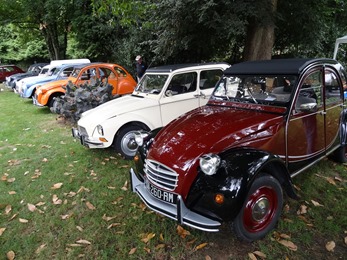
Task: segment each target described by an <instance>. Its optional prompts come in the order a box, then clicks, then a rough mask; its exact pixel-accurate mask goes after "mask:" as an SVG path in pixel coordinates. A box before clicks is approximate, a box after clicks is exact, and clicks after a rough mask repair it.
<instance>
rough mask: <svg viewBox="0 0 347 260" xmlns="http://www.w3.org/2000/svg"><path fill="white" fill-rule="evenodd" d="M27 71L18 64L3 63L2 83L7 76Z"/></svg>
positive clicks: (0, 75)
mask: <svg viewBox="0 0 347 260" xmlns="http://www.w3.org/2000/svg"><path fill="white" fill-rule="evenodd" d="M24 72H25V71H24V70H22V69H21V68H19V67H17V66H16V65H2V64H0V83H1V82H4V81H5V80H6V77H9V76H11V75H13V74H17V73H24Z"/></svg>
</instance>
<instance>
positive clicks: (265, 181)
mask: <svg viewBox="0 0 347 260" xmlns="http://www.w3.org/2000/svg"><path fill="white" fill-rule="evenodd" d="M282 206H283V192H282V187H281V184H280V183H279V182H278V180H277V179H276V178H274V177H272V176H270V175H267V174H265V175H261V176H260V177H258V178H256V179H255V181H254V182H253V184H252V186H251V188H250V190H249V192H248V194H247V197H246V200H245V202H244V204H243V207H242V209H241V211H240V212H239V214H238V215H237V216H236V218H235V220H234V222H233V224H232V227H233V230H234V231H235V233H236V235H237V237H239V238H240V239H242V240H245V241H248V242H251V241H254V240H258V239H261V238H263V237H264V236H265V235H266V234H267V233H268V232H269V231H271V230H272V229H273V228H274V227H275V225H276V224H277V222H278V219H279V217H280V216H281V212H282Z"/></svg>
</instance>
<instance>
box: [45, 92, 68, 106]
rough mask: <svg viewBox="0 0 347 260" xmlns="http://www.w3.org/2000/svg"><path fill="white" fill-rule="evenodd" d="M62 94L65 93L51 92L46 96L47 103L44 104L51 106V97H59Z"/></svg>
mask: <svg viewBox="0 0 347 260" xmlns="http://www.w3.org/2000/svg"><path fill="white" fill-rule="evenodd" d="M63 95H65V93H64V92H60V91H59V92H53V93H51V94H50V95H49V98H48V100H47V103H46V105H47V106H49V107H50V106H51V102H53V99H54V98H56V97H61V96H63Z"/></svg>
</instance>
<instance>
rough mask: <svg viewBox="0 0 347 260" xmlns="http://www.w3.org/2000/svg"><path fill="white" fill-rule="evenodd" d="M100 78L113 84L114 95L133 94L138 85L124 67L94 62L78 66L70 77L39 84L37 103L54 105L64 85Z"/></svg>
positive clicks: (35, 101) (79, 83) (35, 98)
mask: <svg viewBox="0 0 347 260" xmlns="http://www.w3.org/2000/svg"><path fill="white" fill-rule="evenodd" d="M96 79H99V80H101V81H106V79H107V82H108V83H109V84H111V85H112V86H113V90H112V94H113V95H125V94H131V93H132V92H133V91H134V88H135V87H136V81H135V80H134V78H133V77H132V76H131V75H130V74H129V72H128V71H126V70H125V69H124V68H123V67H121V66H120V65H117V64H111V63H92V64H89V65H79V66H76V67H75V69H74V71H73V72H72V74H71V75H70V77H68V78H67V79H64V80H58V81H54V82H49V83H46V84H43V85H42V86H38V87H37V90H36V93H35V95H34V97H33V101H34V104H35V105H38V106H48V107H52V106H53V105H54V100H55V97H59V96H62V95H64V93H65V89H64V86H66V85H67V83H68V82H69V81H71V82H72V83H73V84H74V85H76V86H79V85H81V84H83V83H85V82H89V81H91V80H96Z"/></svg>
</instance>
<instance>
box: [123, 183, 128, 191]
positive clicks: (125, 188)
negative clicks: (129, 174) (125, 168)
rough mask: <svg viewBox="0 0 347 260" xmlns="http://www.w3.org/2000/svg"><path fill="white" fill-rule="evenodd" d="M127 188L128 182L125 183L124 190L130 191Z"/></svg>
mask: <svg viewBox="0 0 347 260" xmlns="http://www.w3.org/2000/svg"><path fill="white" fill-rule="evenodd" d="M127 186H128V181H125V183H124V185H123V187H122V190H124V191H127V190H128V188H127Z"/></svg>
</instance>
